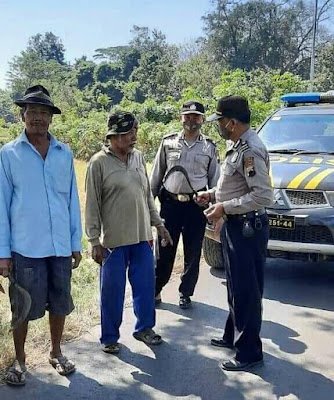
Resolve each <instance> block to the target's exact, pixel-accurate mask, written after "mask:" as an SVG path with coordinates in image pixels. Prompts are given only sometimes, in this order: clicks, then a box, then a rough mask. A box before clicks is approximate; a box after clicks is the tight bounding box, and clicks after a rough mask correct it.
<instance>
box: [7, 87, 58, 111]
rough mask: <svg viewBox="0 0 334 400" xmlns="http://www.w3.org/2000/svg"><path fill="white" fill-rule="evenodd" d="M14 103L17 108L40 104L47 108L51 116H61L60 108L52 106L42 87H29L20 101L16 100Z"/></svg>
mask: <svg viewBox="0 0 334 400" xmlns="http://www.w3.org/2000/svg"><path fill="white" fill-rule="evenodd" d="M14 103H15V104H16V105H17V106H19V107H24V106H26V105H27V104H40V105H43V106H47V107H49V108H50V109H51V111H52V113H53V114H61V110H60V108H58V107H56V106H55V105H54V104H53V102H52V101H51V98H50V94H49V92H48V91H47V89H45V87H44V86H42V85H35V86H31V87H29V88H28V89H27V90H26V91H25V93H24V96H23V97H22V99H17V100H15V101H14Z"/></svg>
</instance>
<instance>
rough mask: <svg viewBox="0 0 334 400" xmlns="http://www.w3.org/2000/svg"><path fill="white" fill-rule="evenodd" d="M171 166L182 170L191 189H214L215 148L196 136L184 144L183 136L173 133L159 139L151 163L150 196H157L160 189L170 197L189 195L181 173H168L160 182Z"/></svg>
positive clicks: (215, 180) (188, 188)
mask: <svg viewBox="0 0 334 400" xmlns="http://www.w3.org/2000/svg"><path fill="white" fill-rule="evenodd" d="M175 165H180V166H182V167H184V168H185V170H186V171H187V173H188V175H189V179H190V182H191V185H192V186H193V188H194V190H196V191H198V190H200V189H203V188H205V187H206V186H208V187H209V188H211V187H214V186H215V185H216V184H217V180H218V177H219V164H218V161H217V157H216V145H215V144H214V142H213V141H212V140H211V139H209V138H207V137H206V136H204V135H202V134H200V135H198V136H197V138H196V140H195V141H194V142H193V143H190V144H188V143H187V141H186V139H185V138H184V135H183V133H182V132H181V133H174V134H171V135H167V136H165V137H164V138H163V140H162V142H161V144H160V147H159V150H158V152H157V155H156V157H155V160H154V164H153V168H152V172H151V187H152V192H153V196H154V197H155V196H157V195H158V193H159V190H160V188H161V186H162V185H163V186H164V188H165V189H166V190H168V191H169V192H171V193H174V194H189V193H192V189H191V188H190V187H189V184H188V183H187V180H186V178H185V177H184V175H183V174H182V172H179V171H175V172H172V173H171V174H170V175H169V176H168V178H167V179H166V180H165V181H164V177H165V176H166V174H167V173H168V171H169V170H170V169H171V168H172V167H174V166H175Z"/></svg>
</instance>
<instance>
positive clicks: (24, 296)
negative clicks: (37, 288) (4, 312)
mask: <svg viewBox="0 0 334 400" xmlns="http://www.w3.org/2000/svg"><path fill="white" fill-rule="evenodd" d="M9 281H10V287H9V290H10V292H11V294H12V295H11V307H12V322H11V327H12V330H13V329H16V328H17V327H18V326H20V325H21V324H22V322H24V321H25V320H26V318H27V316H28V314H29V311H30V307H31V297H30V294H29V293H28V292H27V291H26V290H25V289H23V287H21V286H20V285H19V284H18V283H17V282H16V281H15V280H14V278H13V277H10V278H9Z"/></svg>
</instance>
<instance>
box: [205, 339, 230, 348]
mask: <svg viewBox="0 0 334 400" xmlns="http://www.w3.org/2000/svg"><path fill="white" fill-rule="evenodd" d="M211 344H212V346H217V347H226V348H227V349H233V348H234V345H233V343H229V342H227V341H226V340H224V339H222V338H212V339H211Z"/></svg>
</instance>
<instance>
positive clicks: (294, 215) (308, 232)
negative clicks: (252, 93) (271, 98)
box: [203, 91, 334, 267]
mask: <svg viewBox="0 0 334 400" xmlns="http://www.w3.org/2000/svg"><path fill="white" fill-rule="evenodd" d="M281 99H282V101H283V102H284V103H285V107H284V108H281V109H279V110H277V111H276V112H275V113H274V114H272V115H271V116H270V117H269V118H267V119H266V121H265V122H264V123H263V124H262V126H261V127H260V128H259V129H258V135H259V137H260V138H261V140H262V141H263V143H264V144H265V145H266V147H267V149H268V152H269V155H270V163H271V170H270V176H271V181H272V185H273V187H274V204H273V206H272V207H271V208H268V209H267V212H268V216H269V222H270V236H269V243H268V256H269V257H281V258H285V259H295V260H305V261H319V260H334V208H333V207H334V91H331V92H327V93H322V94H320V93H293V94H287V95H284V96H282V98H281ZM218 240H219V239H218V238H217V237H216V236H215V235H214V234H213V231H212V228H210V227H207V230H206V236H205V239H204V242H203V254H204V258H205V260H206V262H207V263H208V264H209V265H211V266H213V267H223V260H222V257H221V251H220V243H217V241H218Z"/></svg>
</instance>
